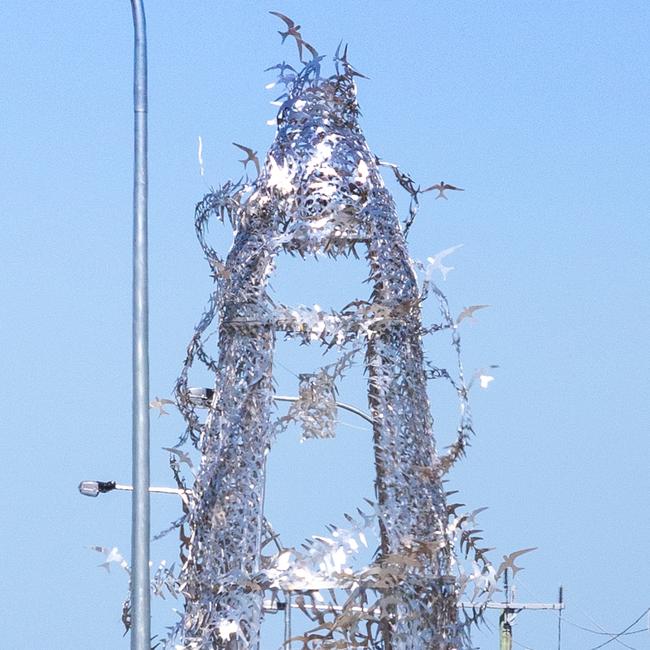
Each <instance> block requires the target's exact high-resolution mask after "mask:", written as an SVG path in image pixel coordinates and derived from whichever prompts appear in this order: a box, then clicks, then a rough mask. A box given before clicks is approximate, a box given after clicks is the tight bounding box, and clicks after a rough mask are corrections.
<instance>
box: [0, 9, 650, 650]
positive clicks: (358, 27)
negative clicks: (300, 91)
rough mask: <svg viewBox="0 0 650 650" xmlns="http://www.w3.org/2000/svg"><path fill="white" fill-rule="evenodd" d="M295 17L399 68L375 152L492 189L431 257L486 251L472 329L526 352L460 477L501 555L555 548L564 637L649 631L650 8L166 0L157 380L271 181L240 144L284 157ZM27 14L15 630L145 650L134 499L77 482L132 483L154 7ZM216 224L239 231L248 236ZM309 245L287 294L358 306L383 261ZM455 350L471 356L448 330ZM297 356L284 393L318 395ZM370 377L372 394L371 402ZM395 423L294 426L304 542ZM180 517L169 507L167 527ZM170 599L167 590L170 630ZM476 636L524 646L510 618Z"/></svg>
mask: <svg viewBox="0 0 650 650" xmlns="http://www.w3.org/2000/svg"><path fill="white" fill-rule="evenodd" d="M269 10H277V11H281V12H283V13H285V14H288V15H290V16H292V17H294V18H295V19H296V20H297V21H298V22H299V23H300V24H301V25H302V27H303V29H302V31H303V34H304V36H305V38H306V39H307V40H308V41H309V42H311V43H313V44H314V45H315V46H316V47H317V48H318V49H319V51H321V52H323V53H327V54H333V52H334V50H335V48H336V45H337V44H338V42H339V40H340V39H344V40H345V41H347V42H349V43H350V59H351V61H352V62H353V63H354V65H355V66H356V67H357V68H358V69H359V70H361V71H362V72H364V73H365V74H366V75H367V76H368V77H370V79H369V80H361V81H360V82H359V101H360V104H361V109H362V113H363V117H362V127H363V129H364V131H365V134H366V137H367V139H368V142H369V144H370V147H371V149H372V150H373V151H374V152H375V153H377V154H378V155H380V156H381V157H382V158H384V159H388V160H390V161H393V162H397V163H399V164H400V166H401V167H402V168H403V169H405V170H408V171H409V172H410V173H411V175H413V176H414V177H415V178H416V180H418V181H420V182H422V184H425V183H426V184H431V183H433V182H438V181H439V180H441V179H444V180H446V181H448V182H451V183H454V184H457V185H459V186H460V187H463V188H465V192H463V193H455V194H454V195H453V196H450V200H449V201H447V202H445V201H434V199H433V196H431V195H428V196H427V197H425V198H423V200H422V207H421V211H420V214H419V216H418V218H417V221H416V223H415V226H414V227H413V231H412V235H411V251H412V255H413V257H416V258H420V259H424V258H426V257H427V256H429V255H432V254H434V253H436V252H438V251H441V250H443V249H445V248H448V247H450V246H454V245H456V244H461V243H462V244H463V248H461V249H459V250H458V251H457V252H456V253H455V254H454V256H453V262H452V264H453V266H455V270H454V271H453V272H452V273H451V274H450V275H449V277H448V279H447V281H446V282H445V283H444V284H443V285H442V286H443V289H444V290H445V292H446V293H447V295H448V297H449V299H450V302H451V304H452V307H453V309H454V310H455V311H457V312H459V311H460V310H461V309H462V308H463V307H464V306H466V305H470V304H478V303H484V304H489V305H491V307H490V309H486V310H483V311H481V312H479V313H477V322H476V323H472V322H466V323H463V325H466V327H464V329H463V332H462V334H463V343H464V350H465V363H466V366H467V367H468V368H469V369H470V370H472V369H473V368H479V367H482V366H485V365H488V364H498V365H499V366H500V367H499V369H498V370H496V371H495V377H496V379H495V381H494V382H493V383H492V384H491V385H490V387H489V389H488V390H486V391H481V392H476V393H475V394H474V400H473V405H474V414H475V421H476V428H477V432H478V435H477V437H476V439H475V440H474V443H473V446H472V448H471V449H470V453H469V456H468V458H467V459H466V460H465V461H463V462H462V463H461V464H460V465H459V466H458V467H457V468H456V469H455V470H454V472H453V475H452V476H451V482H450V487H451V488H454V489H459V490H460V491H461V496H462V499H461V500H462V501H463V502H464V503H467V504H468V506H470V507H479V506H484V505H485V506H489V510H487V511H486V512H484V513H483V514H482V515H481V519H480V523H481V524H482V528H483V529H484V530H485V535H484V536H485V539H486V540H487V542H488V543H489V544H490V546H495V547H496V550H495V551H494V552H493V556H492V557H493V559H494V560H495V561H496V562H498V561H499V560H500V557H501V555H503V554H505V553H508V552H510V551H512V550H514V549H517V548H522V547H529V546H537V547H539V550H538V551H536V552H535V553H533V554H530V555H528V556H526V559H525V562H524V563H523V564H524V566H525V567H526V568H525V571H522V572H521V573H520V574H519V576H517V582H516V584H517V594H518V599H520V600H527V601H545V602H547V601H551V600H553V599H554V598H555V596H556V595H557V588H558V586H559V585H560V584H563V585H564V586H565V593H566V599H567V610H566V613H565V616H566V620H567V623H566V624H565V627H564V629H563V638H564V641H563V646H562V647H563V648H577V649H582V648H585V649H588V648H592V647H595V646H596V645H598V644H599V643H602V642H603V641H604V640H606V639H607V637H605V636H602V635H596V634H591V633H589V632H586V631H584V630H580V629H578V628H577V627H576V625H580V626H583V627H586V628H590V629H599V628H598V627H597V626H598V625H600V626H602V629H604V630H606V631H613V632H616V631H620V630H622V629H623V628H625V627H626V626H627V625H628V624H629V623H631V622H632V621H633V620H634V619H635V618H636V617H637V616H638V615H639V614H641V613H642V612H643V611H644V610H645V609H646V608H647V607H649V606H650V590H649V589H648V584H649V578H650V572H649V570H648V566H647V548H648V546H649V545H650V524H649V523H648V517H647V514H646V512H647V509H648V495H649V494H650V489H649V488H650V479H649V478H648V471H647V466H648V460H649V458H650V454H649V451H650V449H649V443H648V435H647V434H648V424H649V422H648V420H649V417H648V415H649V408H648V403H649V399H648V398H649V394H648V393H649V391H648V370H647V364H648V358H649V354H648V353H649V350H648V347H649V346H648V341H647V332H648V321H649V319H650V313H649V311H650V310H649V306H648V298H647V293H648V264H647V246H648V241H649V234H650V233H649V230H650V229H649V227H648V205H649V204H650V189H649V188H650V184H649V183H648V174H649V172H650V165H649V162H650V161H649V157H650V153H649V152H650V137H649V136H650V132H649V131H650V129H649V120H648V114H650V101H649V99H650V84H648V70H649V69H650V60H649V59H650V48H649V47H648V33H649V28H650V9H649V7H648V5H647V3H643V2H633V1H626V2H622V3H618V2H599V1H594V2H557V1H552V2H505V1H504V2H490V3H470V2H464V3H456V2H436V3H430V2H424V1H419V2H402V3H394V2H393V3H389V2H383V1H375V2H369V1H358V2H341V1H337V0H334V1H331V2H328V3H316V2H311V3H304V2H303V3H299V2H281V3H276V4H268V3H266V2H226V3H217V2H210V1H196V2H187V1H186V2H149V3H147V17H148V28H149V56H150V58H149V65H150V79H149V81H150V117H149V120H150V122H149V124H150V210H149V213H150V278H151V283H150V291H151V389H152V396H153V395H155V394H157V395H160V396H161V397H162V396H165V397H166V396H169V393H170V392H171V388H172V386H173V384H174V381H175V378H176V376H177V374H178V372H179V370H180V367H181V363H182V360H183V357H184V348H185V345H186V344H187V341H188V340H189V337H190V335H191V332H192V329H193V325H194V323H195V322H196V321H197V320H198V318H199V316H200V313H201V310H202V307H203V305H204V303H205V301H206V299H207V296H208V293H209V290H210V280H209V275H208V268H207V265H206V264H205V262H204V261H203V260H202V258H201V253H200V249H199V246H198V244H197V243H196V241H195V238H194V232H193V210H194V205H195V204H196V202H197V201H198V200H199V199H200V198H201V197H202V195H203V194H204V193H205V192H207V191H208V189H209V187H210V185H215V184H217V183H219V182H221V181H224V180H226V179H228V178H233V177H239V175H240V174H241V165H240V163H239V162H237V160H238V158H240V157H241V155H240V152H238V151H237V150H236V149H234V148H233V147H232V145H231V143H232V142H233V141H235V142H241V143H244V144H246V145H249V146H252V147H253V148H255V149H257V150H259V151H260V153H261V152H263V151H265V150H266V148H267V147H268V145H269V144H270V142H271V141H272V138H273V135H274V129H273V128H272V127H269V126H267V125H266V124H265V122H266V120H268V119H270V118H272V117H273V114H274V108H273V107H272V106H271V105H270V104H269V103H268V102H269V101H270V100H272V99H274V95H273V93H272V91H271V92H269V91H267V90H265V89H264V85H265V84H266V83H268V82H269V81H271V80H272V77H271V75H270V73H265V72H264V68H266V67H268V66H270V65H272V64H274V63H276V62H278V61H281V60H283V59H286V60H287V61H290V62H295V60H296V53H295V51H294V49H295V48H292V47H291V45H290V44H289V43H288V42H287V43H286V44H285V45H284V46H283V45H281V44H280V37H279V36H278V34H277V29H279V28H280V27H281V24H280V23H279V21H278V20H277V19H276V18H274V17H273V16H270V15H269V14H268V11H269ZM0 32H1V33H0V61H2V64H1V68H2V77H1V78H2V87H3V93H2V96H1V97H0V114H1V115H2V124H3V128H2V129H1V130H0V155H1V156H2V160H3V173H2V174H1V175H0V214H1V215H2V237H1V238H0V259H2V263H3V267H4V273H3V277H4V281H3V282H2V283H1V284H0V299H1V302H2V306H3V309H2V314H3V315H2V318H1V319H0V337H1V341H2V350H3V357H4V363H3V372H1V373H0V378H1V379H0V381H1V386H0V390H1V394H2V398H3V401H4V402H5V404H4V408H3V417H2V418H1V422H2V425H1V426H2V451H3V454H2V456H3V460H4V466H5V467H4V472H3V486H4V492H5V495H6V496H5V499H3V502H2V506H1V507H2V512H3V522H4V530H5V535H3V540H2V557H3V558H4V562H3V581H2V583H3V585H4V592H5V598H4V599H3V605H4V614H5V621H6V623H5V627H4V631H3V639H2V645H3V646H5V647H11V648H26V649H31V648H39V649H52V650H55V649H58V648H62V647H69V648H80V649H82V648H90V647H92V648H93V649H94V650H103V649H107V650H108V649H109V648H110V649H115V648H126V647H128V640H127V639H126V638H124V639H123V638H122V636H121V629H120V622H119V614H120V603H121V599H122V597H123V596H124V594H125V592H126V581H125V576H124V575H121V574H120V573H119V572H118V571H115V570H113V572H112V574H111V575H106V573H105V572H104V571H103V570H102V569H98V568H97V566H96V565H97V564H98V563H99V562H100V561H101V557H100V556H99V555H97V554H96V553H93V552H92V551H90V550H88V548H87V547H88V546H90V545H93V544H101V545H105V546H113V545H116V546H118V547H120V549H123V550H124V552H125V553H128V544H129V524H130V508H129V506H130V500H129V498H128V496H125V495H121V494H111V495H107V496H105V497H103V498H101V499H97V500H91V499H84V498H82V497H81V496H79V495H78V494H77V491H76V485H77V483H78V482H79V481H80V480H81V479H83V478H100V479H115V480H118V481H122V482H128V481H129V477H130V421H131V420H130V399H131V396H130V391H131V387H130V372H131V370H130V367H131V359H130V327H131V320H130V319H131V314H130V281H131V280H130V273H131V266H130V265H131V257H130V256H131V169H132V160H131V138H132V132H131V123H132V104H131V100H132V95H131V61H132V59H131V57H132V51H131V46H132V32H131V15H130V8H129V4H128V2H126V0H124V1H123V2H119V3H118V2H93V3H86V2H73V1H71V0H61V2H57V3H51V2H42V1H41V2H30V3H23V2H16V1H14V0H8V1H5V2H4V3H2V6H1V7H0ZM198 136H202V138H203V146H204V148H203V156H204V160H205V170H206V173H205V176H204V177H201V176H200V175H199V169H198V164H197V149H196V148H197V138H198ZM397 198H398V203H399V205H400V208H401V210H402V213H403V214H404V211H405V209H406V202H405V200H404V197H403V196H401V194H398V195H397ZM214 235H215V237H217V238H218V240H219V241H220V242H221V244H220V245H222V250H225V249H227V246H228V244H229V241H230V239H229V237H230V235H229V232H228V231H227V229H225V228H224V229H222V230H220V231H217V230H215V231H214ZM296 264H297V263H295V262H289V261H287V262H286V265H285V262H282V263H281V264H280V265H279V269H278V276H277V278H276V279H275V280H274V282H273V284H274V287H275V288H276V290H277V292H278V296H280V297H281V299H285V300H287V301H288V300H289V298H290V297H291V298H293V300H294V301H295V302H305V303H309V302H318V303H319V304H321V305H324V306H330V305H332V306H336V305H342V304H345V303H346V302H348V301H349V299H352V298H354V297H357V296H363V295H364V293H365V291H366V285H361V284H360V281H361V279H362V278H363V277H365V269H364V268H363V264H362V263H360V262H359V263H358V264H356V265H355V264H354V263H347V262H346V263H341V266H340V268H338V267H337V268H335V267H336V264H334V263H327V264H326V265H325V266H320V267H316V266H315V265H314V264H313V263H311V264H307V266H306V267H305V269H306V270H304V269H301V268H300V267H299V266H296ZM324 269H326V271H327V272H324ZM429 309H430V312H429V314H428V317H429V318H430V319H433V318H434V316H435V308H434V306H433V305H431V306H430V307H429ZM425 316H426V314H425ZM429 353H430V355H431V356H432V357H433V358H441V359H444V358H445V355H447V354H448V350H447V344H446V342H443V341H442V340H441V341H435V342H433V343H432V344H431V348H430V350H429ZM301 354H302V351H297V350H292V349H288V348H287V349H284V348H283V349H282V351H281V355H282V356H281V357H280V358H281V359H282V362H283V363H284V365H285V366H286V368H288V369H289V370H291V371H292V372H295V373H297V372H300V371H301V370H303V369H304V366H305V365H307V366H308V365H309V364H310V363H312V364H313V363H315V358H314V357H308V356H305V357H304V358H301V356H300V355H301ZM437 355H438V356H437ZM289 370H285V369H283V368H280V367H279V368H278V382H279V390H280V392H287V393H291V392H292V391H293V392H294V393H295V377H293V375H292V374H291V373H290V372H289ZM349 383H350V385H349V386H347V387H344V388H345V391H347V392H344V393H343V397H345V400H346V401H350V402H352V403H356V404H358V405H361V406H363V405H364V403H363V400H364V395H363V390H362V387H360V386H359V382H357V383H356V384H355V382H353V381H351V382H349ZM454 409H455V403H454V397H453V394H452V393H450V392H444V391H440V393H439V394H438V393H436V394H432V410H433V413H434V417H435V418H436V420H437V422H438V426H437V433H438V435H439V438H440V441H441V444H444V442H445V440H446V438H445V435H446V431H449V430H450V427H451V426H452V423H453V421H454V417H455V412H454ZM152 415H153V417H152V450H153V453H152V476H153V478H152V480H153V482H155V483H157V484H163V485H169V484H170V481H171V478H170V476H169V472H168V469H167V460H166V453H165V452H163V451H161V450H160V447H162V446H171V445H172V444H173V443H174V442H175V440H176V438H177V436H178V434H179V433H180V431H181V430H182V423H181V419H180V417H179V416H178V415H176V414H171V415H170V416H169V417H165V418H157V417H156V416H155V414H152ZM342 419H343V418H342ZM345 421H346V422H347V423H349V424H359V423H355V422H354V421H353V420H351V419H349V418H347V417H346V418H345ZM367 436H368V433H367V432H365V433H364V432H363V431H359V430H356V429H352V428H350V427H345V426H343V427H342V428H341V433H340V435H339V437H338V438H337V439H336V440H335V441H333V442H330V441H312V443H311V444H308V443H305V444H303V445H299V444H298V442H297V434H295V432H294V433H293V434H292V433H291V432H287V434H286V435H285V436H284V437H283V438H282V439H281V440H280V441H278V445H277V449H275V450H274V451H273V452H272V454H271V461H270V462H271V479H270V480H271V484H270V489H269V494H270V496H269V511H270V517H271V519H272V521H273V523H274V525H275V526H276V528H279V529H280V530H281V532H283V534H285V535H286V539H287V540H288V541H294V540H295V542H298V541H299V540H300V537H301V536H305V535H309V534H311V533H319V532H322V530H323V529H322V525H324V524H325V523H328V522H329V521H332V519H333V518H334V519H336V518H338V519H340V518H341V517H342V513H343V512H344V511H346V509H349V508H352V507H354V506H355V505H357V504H359V503H361V500H362V498H363V497H364V496H370V495H371V480H372V477H371V470H372V464H371V458H370V455H369V450H370V445H369V441H368V438H367ZM328 445H329V446H328ZM177 506H178V504H177V503H175V502H174V499H173V497H164V496H156V497H153V499H152V507H153V523H154V529H155V530H159V529H161V528H164V527H165V525H166V522H168V521H170V520H171V519H173V518H175V517H176V516H177V512H178V508H177ZM319 526H321V528H319ZM175 553H176V543H175V541H174V539H173V537H172V538H167V539H166V540H165V541H163V542H161V543H160V544H157V545H154V546H153V547H152V558H153V559H154V560H155V561H158V560H160V559H162V558H166V559H167V560H168V561H169V562H171V561H173V559H174V554H175ZM169 607H170V605H169V604H168V603H162V605H159V604H157V605H156V617H155V620H154V629H156V630H157V631H161V630H162V629H163V628H164V626H165V625H166V624H168V623H169V621H170V620H172V619H173V616H172V617H170V615H169V614H168V613H167V612H168V611H169ZM488 621H489V622H491V624H492V627H493V628H494V627H495V624H496V619H495V618H494V617H488ZM638 627H647V622H646V623H645V624H640V625H639V626H638ZM556 634H557V619H556V617H555V616H554V615H553V614H552V613H532V612H531V613H523V614H521V615H520V616H519V618H518V619H517V624H516V627H515V641H516V642H517V643H519V644H521V646H516V647H522V646H523V647H528V648H533V649H534V650H543V649H546V648H551V647H553V648H555V647H556V644H557V642H556ZM649 638H650V633H649V632H647V631H646V632H643V633H640V634H636V635H632V636H628V637H625V638H624V642H625V643H626V644H627V645H628V646H631V647H633V648H637V649H640V648H648V647H650V641H649ZM475 640H476V643H477V645H479V646H480V647H481V648H484V649H487V648H496V647H498V641H497V637H496V634H495V633H494V632H493V631H492V632H491V631H490V630H488V629H486V630H483V631H481V632H479V633H477V634H476V635H475ZM610 645H611V646H612V647H614V646H617V643H611V644H610ZM269 647H271V646H269ZM618 647H621V646H620V644H619V645H618ZM265 650H266V648H265Z"/></svg>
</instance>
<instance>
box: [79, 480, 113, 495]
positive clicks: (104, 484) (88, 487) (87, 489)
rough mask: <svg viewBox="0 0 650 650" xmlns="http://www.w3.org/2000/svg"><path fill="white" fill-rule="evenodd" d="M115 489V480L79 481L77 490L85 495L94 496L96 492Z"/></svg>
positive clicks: (101, 492)
mask: <svg viewBox="0 0 650 650" xmlns="http://www.w3.org/2000/svg"><path fill="white" fill-rule="evenodd" d="M114 489H115V481H81V483H79V492H81V494H83V495H84V496H86V497H96V496H97V495H98V494H103V493H104V492H110V491H111V490H114Z"/></svg>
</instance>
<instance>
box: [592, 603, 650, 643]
mask: <svg viewBox="0 0 650 650" xmlns="http://www.w3.org/2000/svg"><path fill="white" fill-rule="evenodd" d="M648 612H650V607H648V608H647V609H646V610H645V611H644V612H643V613H642V614H641V616H639V617H638V618H637V619H636V620H635V621H634V622H633V623H630V625H628V626H627V627H626V628H625V629H624V630H623V631H622V632H619V633H618V634H615V635H614V636H613V637H612V638H611V639H607V641H603V643H601V644H600V645H597V646H594V647H593V648H591V650H598V648H602V647H604V646H606V645H607V644H608V643H611V642H612V641H616V640H617V639H618V637H619V636H623V635H624V634H625V633H626V632H627V631H628V630H629V629H630V628H632V627H634V626H635V625H636V624H637V623H638V622H639V621H640V620H641V619H642V618H643V617H644V616H645V615H646V614H647V613H648ZM639 631H642V630H639Z"/></svg>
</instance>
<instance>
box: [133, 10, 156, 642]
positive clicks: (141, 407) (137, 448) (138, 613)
mask: <svg viewBox="0 0 650 650" xmlns="http://www.w3.org/2000/svg"><path fill="white" fill-rule="evenodd" d="M131 9H132V13H133V29H134V66H133V100H134V106H133V108H134V170H133V460H132V462H133V502H132V503H133V505H132V523H131V569H132V574H131V616H132V628H131V649H132V650H148V648H150V647H151V644H150V639H151V620H150V619H151V603H150V586H149V585H150V581H149V528H150V523H149V323H148V321H149V305H148V287H147V282H148V277H147V275H148V274H147V36H146V23H145V15H144V6H143V0H131Z"/></svg>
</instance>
